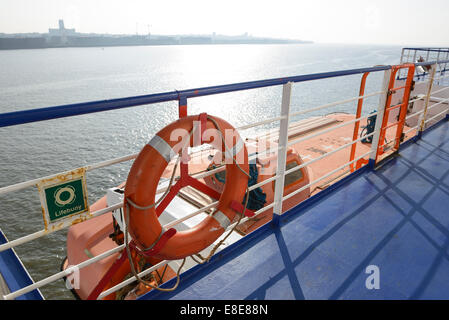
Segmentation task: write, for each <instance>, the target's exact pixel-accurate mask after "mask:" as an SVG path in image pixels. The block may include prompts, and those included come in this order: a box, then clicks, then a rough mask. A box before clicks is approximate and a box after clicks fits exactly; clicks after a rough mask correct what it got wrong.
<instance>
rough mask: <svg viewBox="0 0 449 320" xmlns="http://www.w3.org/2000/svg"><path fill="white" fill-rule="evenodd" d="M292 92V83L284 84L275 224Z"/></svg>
mask: <svg viewBox="0 0 449 320" xmlns="http://www.w3.org/2000/svg"><path fill="white" fill-rule="evenodd" d="M291 92H292V83H291V82H288V83H286V84H284V86H283V91H282V105H281V116H282V119H281V123H280V129H279V145H278V158H277V168H276V175H277V179H276V182H275V187H274V209H273V222H274V224H275V225H278V223H279V217H280V215H281V214H282V198H283V197H284V180H285V177H284V173H285V162H286V160H287V143H288V125H289V120H290V119H289V118H290V100H291Z"/></svg>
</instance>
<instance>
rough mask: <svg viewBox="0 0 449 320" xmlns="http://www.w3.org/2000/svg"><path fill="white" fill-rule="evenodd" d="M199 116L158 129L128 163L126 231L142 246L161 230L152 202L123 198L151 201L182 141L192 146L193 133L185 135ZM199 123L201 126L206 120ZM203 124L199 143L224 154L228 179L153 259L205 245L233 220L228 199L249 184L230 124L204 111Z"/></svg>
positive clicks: (240, 143) (241, 148) (238, 197)
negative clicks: (207, 210)
mask: <svg viewBox="0 0 449 320" xmlns="http://www.w3.org/2000/svg"><path fill="white" fill-rule="evenodd" d="M198 119H199V117H198V116H188V117H185V118H181V119H179V120H177V121H175V122H173V123H171V124H169V125H168V126H166V127H165V128H163V129H162V130H160V131H159V132H158V133H157V134H156V135H155V136H154V137H153V138H152V139H151V140H150V142H149V143H148V144H147V145H145V147H144V148H143V149H142V150H141V152H140V153H139V155H138V156H137V158H136V160H135V161H134V164H133V165H132V167H131V170H130V172H129V175H128V179H127V181H126V186H125V200H124V201H125V206H124V208H125V210H127V211H128V212H127V213H126V214H128V215H129V233H130V234H131V236H132V238H133V241H134V242H135V243H136V245H137V247H138V248H139V249H140V250H142V251H146V250H148V249H150V248H152V246H154V244H155V243H156V242H157V241H158V239H159V238H161V235H162V234H163V233H164V232H165V230H163V228H162V226H161V224H160V223H159V220H158V216H157V214H156V210H155V207H151V208H148V209H145V210H142V209H138V208H136V207H135V206H132V205H129V203H127V199H129V200H131V201H132V202H133V203H135V204H138V205H139V206H140V207H145V206H150V205H151V204H154V203H155V200H156V199H155V198H156V190H157V186H158V182H159V179H160V177H161V176H162V173H163V172H164V170H165V169H166V167H167V165H168V163H169V162H170V160H171V159H173V158H174V157H175V155H176V154H179V153H180V151H181V149H182V147H183V146H184V145H185V144H186V143H187V144H190V146H193V145H194V144H193V142H194V141H193V136H194V135H190V138H189V133H190V132H192V130H193V128H194V125H195V122H196V121H198ZM211 119H213V121H211ZM201 122H202V123H203V125H204V122H205V121H201ZM214 122H215V123H216V124H218V126H219V129H220V130H221V132H222V133H223V135H224V138H225V143H226V147H225V145H224V144H223V141H222V138H221V135H220V132H219V131H218V130H217V128H216V127H215V123H214ZM206 126H207V128H206V130H205V131H204V128H202V132H203V131H204V135H203V137H202V139H201V143H208V144H211V145H212V146H213V147H214V148H216V149H218V150H220V151H222V152H223V153H224V154H225V155H226V156H225V160H226V161H225V163H226V181H228V182H229V183H226V184H225V186H224V189H223V192H222V194H221V196H220V199H219V204H218V205H217V207H216V211H215V212H214V213H213V214H212V215H209V216H207V217H206V218H205V219H204V220H203V221H202V222H201V223H199V224H198V225H197V226H195V227H194V228H191V229H189V230H185V231H180V232H177V233H176V234H175V235H173V236H172V237H171V238H169V239H168V240H167V242H166V243H165V245H164V247H163V248H161V249H160V250H159V251H158V252H157V253H156V254H154V257H155V258H159V259H164V260H174V259H182V258H185V257H187V256H190V255H192V254H195V253H198V252H200V251H201V250H203V249H205V248H206V247H208V246H209V245H211V244H212V243H213V242H214V241H215V240H216V239H217V238H218V237H219V236H220V235H221V234H222V233H223V232H224V231H225V229H226V228H227V227H228V226H229V225H230V224H231V222H232V221H233V219H234V217H235V214H236V212H235V211H234V210H233V209H232V208H231V203H232V202H233V201H239V202H242V201H243V197H244V195H245V192H246V188H247V185H248V176H247V175H246V174H245V173H247V172H248V171H249V168H248V152H247V150H246V146H245V144H244V142H243V141H242V139H241V138H240V136H239V134H238V133H237V131H236V130H235V128H234V127H232V126H231V125H230V124H229V123H228V122H226V121H224V120H222V119H220V118H217V117H212V116H208V120H207V122H206ZM209 130H210V131H209ZM186 138H187V139H190V141H189V140H186ZM232 157H233V158H234V159H236V160H237V162H238V165H239V167H240V168H239V167H238V166H237V165H236V164H235V163H234V161H233V160H232ZM242 170H243V171H244V172H242Z"/></svg>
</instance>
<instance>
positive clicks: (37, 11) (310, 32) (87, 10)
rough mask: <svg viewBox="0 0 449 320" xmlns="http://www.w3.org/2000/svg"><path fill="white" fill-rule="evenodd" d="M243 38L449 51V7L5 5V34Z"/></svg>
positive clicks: (342, 2)
mask: <svg viewBox="0 0 449 320" xmlns="http://www.w3.org/2000/svg"><path fill="white" fill-rule="evenodd" d="M60 18H63V19H64V21H65V24H66V27H68V28H75V29H76V30H77V31H79V32H96V33H127V34H130V33H132V34H135V33H136V31H137V32H138V33H139V34H147V33H148V29H149V28H150V31H151V33H153V34H189V33H195V34H209V33H212V32H216V33H220V34H232V35H235V34H242V33H245V32H248V33H249V34H251V35H254V36H269V37H283V38H292V39H302V40H312V41H316V42H340V43H378V44H397V45H422V46H449V0H426V1H423V0H372V1H366V0H306V1H303V0H269V1H268V0H226V1H215V0H208V1H206V0H158V1H153V0H126V1H123V0H0V32H4V33H19V32H33V31H36V32H47V31H48V28H49V27H52V28H55V27H57V23H58V19H60Z"/></svg>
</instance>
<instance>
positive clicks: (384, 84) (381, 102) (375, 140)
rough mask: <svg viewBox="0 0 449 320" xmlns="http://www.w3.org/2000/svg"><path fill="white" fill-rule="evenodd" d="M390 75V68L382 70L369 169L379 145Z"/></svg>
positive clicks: (371, 166) (374, 162) (372, 164)
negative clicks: (382, 77)
mask: <svg viewBox="0 0 449 320" xmlns="http://www.w3.org/2000/svg"><path fill="white" fill-rule="evenodd" d="M390 77H391V69H389V70H385V71H384V79H383V81H382V91H384V94H382V95H381V96H380V98H379V106H378V107H377V118H376V119H377V120H376V126H375V129H374V132H375V133H374V135H373V142H372V143H371V154H370V158H369V164H368V165H369V166H370V168H371V169H374V166H375V165H376V159H377V152H378V147H379V139H380V131H381V128H382V122H383V118H384V114H385V108H386V107H387V99H388V95H389V94H390V93H389V85H390Z"/></svg>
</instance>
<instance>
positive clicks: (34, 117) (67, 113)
mask: <svg viewBox="0 0 449 320" xmlns="http://www.w3.org/2000/svg"><path fill="white" fill-rule="evenodd" d="M405 49H409V48H405ZM432 50H434V49H432ZM442 52H446V51H442ZM448 62H449V60H445V61H438V62H436V61H433V62H421V63H415V66H435V65H436V64H437V63H438V64H441V63H448ZM391 69H392V66H389V65H387V66H377V67H370V68H359V69H350V70H343V71H334V72H325V73H316V74H309V75H300V76H293V77H285V78H275V79H268V80H259V81H250V82H242V83H236V84H228V85H221V86H212V87H203V88H198V89H189V90H182V91H173V92H166V93H158V94H150V95H143V96H137V97H128V98H121V99H112V100H103V101H96V102H87V103H78V104H71V105H65V106H56V107H50V108H41V109H33V110H24V111H16V112H9V113H3V114H0V127H8V126H14V125H21V124H26V123H33V122H38V121H44V120H51V119H58V118H65V117H71V116H80V115H85V114H90V113H96V112H104V111H110V110H117V109H122V108H128V107H135V106H141V105H149V104H155V103H163V102H169V101H181V100H182V99H184V100H185V99H188V98H196V97H201V96H207V95H214V94H221V93H227V92H236V91H242V90H249V89H257V88H264V87H270V86H279V85H282V86H284V92H283V94H284V96H283V106H282V109H283V111H282V112H281V115H280V116H277V117H273V118H269V119H265V120H261V121H258V122H255V123H250V124H246V125H243V126H240V127H237V129H238V130H246V129H250V128H254V127H257V126H263V125H266V124H270V123H274V122H277V121H279V122H280V124H279V128H280V131H279V132H280V133H279V136H278V138H279V144H278V145H277V146H276V147H275V148H271V149H270V148H267V149H266V150H263V151H261V152H259V153H258V154H256V155H253V156H250V158H251V159H250V160H254V159H257V157H258V156H260V155H261V154H263V153H267V152H277V154H278V165H277V171H276V172H275V173H274V174H273V176H272V177H270V178H267V179H265V180H263V181H261V182H258V183H256V184H254V185H253V186H251V187H249V188H248V190H249V191H252V190H255V189H257V188H259V187H262V186H264V185H266V184H268V183H273V182H275V199H274V201H273V202H272V203H270V204H268V205H266V206H265V207H263V208H261V209H259V210H257V211H256V212H255V216H259V215H261V214H262V213H264V212H266V211H268V210H273V214H274V215H280V214H282V209H280V208H282V204H283V202H284V201H285V200H288V199H290V198H292V197H294V196H295V195H297V194H299V193H300V192H302V191H304V190H306V189H307V188H309V187H311V186H313V185H315V184H317V183H318V182H320V181H322V180H324V179H326V178H328V177H330V176H332V175H334V174H336V173H337V172H339V171H341V170H344V169H345V168H347V167H348V166H350V165H353V164H355V163H357V162H358V161H359V160H362V159H364V158H366V157H368V158H370V159H371V158H373V157H375V154H376V152H377V146H376V145H375V144H376V139H373V141H374V142H373V145H372V147H371V149H370V151H369V152H365V153H364V154H362V155H359V156H358V157H356V158H355V159H353V160H351V161H349V162H346V163H344V164H342V165H339V166H338V167H337V168H335V169H333V170H331V171H329V172H327V173H326V174H324V175H323V176H320V177H319V178H316V179H315V180H314V181H310V182H308V184H307V185H305V186H302V187H301V188H299V189H297V190H295V191H293V192H291V193H289V194H287V195H284V194H283V191H279V190H281V189H280V187H279V186H283V181H284V180H283V179H284V177H285V176H286V175H287V174H290V173H292V172H294V171H297V170H300V169H302V168H304V167H307V166H310V165H312V164H313V163H316V162H317V161H320V160H322V159H324V158H326V157H329V156H331V155H334V154H335V153H337V152H340V151H342V150H344V149H346V148H348V147H350V146H352V145H354V144H357V143H359V142H360V141H362V140H363V139H366V138H368V137H375V136H377V137H378V136H379V134H380V132H381V130H382V129H386V128H381V127H377V128H376V129H375V130H374V131H373V132H371V133H368V134H365V135H363V136H360V137H359V138H357V139H355V140H353V141H351V142H349V143H346V144H343V145H341V146H339V147H338V148H336V149H334V150H332V151H329V152H326V153H324V154H322V155H321V156H318V157H316V158H313V159H311V160H309V161H307V162H303V163H302V164H299V165H297V166H295V167H293V168H290V169H288V170H286V168H285V162H284V163H283V164H282V163H281V162H279V161H280V160H279V159H281V158H282V157H281V153H283V152H286V150H287V148H288V147H289V146H292V145H293V144H297V143H300V142H304V141H306V140H308V139H312V138H314V137H317V136H319V135H323V134H326V133H329V132H331V131H333V130H337V129H339V128H342V127H344V126H347V125H351V124H355V123H356V122H360V121H362V120H365V119H367V118H368V117H369V116H372V115H377V116H378V117H382V116H383V111H384V110H383V109H382V108H383V106H382V103H383V101H384V100H385V96H387V95H388V94H390V93H389V91H388V90H387V87H384V88H382V90H381V91H376V92H373V93H370V94H365V95H361V96H357V97H353V98H349V99H345V100H340V101H336V102H332V103H328V104H325V105H321V106H317V107H312V108H309V109H306V110H300V111H296V112H291V111H290V97H288V99H284V98H286V97H285V95H286V94H288V95H290V94H291V85H292V84H294V83H299V82H305V81H313V80H320V79H327V78H333V77H343V76H350V75H356V74H363V73H366V72H380V71H384V72H385V74H386V72H389V71H390V70H391ZM440 78H441V77H440ZM436 80H438V79H437V78H435V79H433V78H432V79H431V80H427V82H429V85H430V84H431V83H432V82H433V81H436ZM384 81H385V80H384ZM384 85H385V84H384ZM446 89H449V88H442V89H439V90H436V91H429V92H430V93H428V94H426V95H421V96H419V97H418V98H415V99H413V100H410V101H407V103H405V102H404V105H408V103H410V102H415V101H419V100H425V101H427V102H428V100H429V99H430V98H431V97H432V95H435V94H436V93H440V92H443V91H444V90H446ZM374 96H379V99H380V102H379V109H378V111H377V112H375V113H374V114H369V115H366V116H361V117H358V118H355V119H353V120H349V121H346V122H344V123H342V124H338V125H332V126H331V127H329V128H326V129H323V130H319V131H315V132H313V133H308V134H305V136H303V137H299V138H296V139H292V140H290V141H289V140H288V139H287V138H286V134H287V133H288V130H289V121H290V120H289V119H290V118H291V117H293V116H298V115H303V114H306V113H310V112H314V111H318V110H322V109H327V108H331V107H334V106H337V105H341V104H346V103H350V102H355V101H359V100H360V99H364V98H368V97H374ZM448 100H449V98H448V99H443V100H441V101H439V102H437V103H435V104H433V105H431V106H426V110H421V111H418V112H416V113H413V114H409V115H407V117H406V118H405V119H410V118H412V117H416V116H419V115H422V117H423V120H422V121H423V122H424V123H427V122H429V121H431V120H433V119H436V118H438V117H439V116H442V115H443V114H444V113H446V114H447V112H448V110H447V109H445V110H444V111H442V112H439V113H438V114H437V115H435V116H432V117H431V118H429V119H425V115H426V112H425V111H428V110H430V109H432V108H434V107H435V106H438V105H442V104H443V103H445V102H446V101H448ZM399 107H401V105H400V106H399ZM419 127H420V125H419V124H418V125H417V126H415V127H413V128H410V129H409V130H408V131H406V132H404V133H409V132H411V131H412V130H416V131H418V130H417V129H419ZM377 143H378V138H377ZM137 155H138V154H131V155H127V156H123V157H119V158H115V159H111V160H106V161H102V162H99V163H96V164H92V165H88V166H85V167H84V169H85V170H86V171H90V170H95V169H99V168H104V167H107V166H111V165H114V164H118V163H122V162H125V161H130V160H134V159H135V158H136V157H137ZM223 170H225V166H221V167H217V168H215V169H213V170H208V171H205V172H200V173H196V174H192V177H195V178H197V179H200V178H205V177H207V176H210V175H212V174H215V173H217V172H220V171H223ZM46 178H49V177H42V178H38V179H32V180H29V181H25V182H21V183H17V184H14V185H10V186H5V187H1V188H0V195H2V194H6V193H9V192H14V191H19V190H22V189H25V188H28V187H33V186H36V184H37V183H39V182H40V181H42V180H44V179H46ZM165 188H166V187H165ZM163 190H164V189H163V188H162V187H161V188H160V189H158V192H159V193H160V192H163ZM282 190H283V189H282ZM217 205H218V201H214V202H212V203H210V204H208V205H206V206H203V207H202V208H199V209H198V210H196V211H194V212H192V213H190V214H188V215H186V216H185V217H182V218H180V219H177V220H175V221H172V222H170V223H168V224H166V225H164V226H163V227H164V228H166V229H169V228H172V227H175V226H176V225H178V224H180V223H182V222H184V221H186V220H188V219H190V218H193V217H195V216H197V215H199V214H201V213H204V212H206V211H208V210H209V209H213V208H215V207H216V206H217ZM122 207H123V203H117V204H115V205H112V206H108V207H107V208H104V209H101V210H97V211H95V212H92V213H91V216H90V217H89V219H90V218H93V217H98V216H100V215H102V214H105V213H108V212H111V211H113V210H117V209H120V208H122ZM249 219H250V218H249V217H244V218H242V220H241V221H240V223H244V222H246V221H248V220H249ZM234 226H235V223H234V224H231V225H230V226H229V227H228V228H227V231H230V230H233V227H234ZM67 227H68V226H61V228H59V229H58V228H54V229H52V230H42V231H39V232H36V233H33V234H30V235H27V236H24V237H21V238H19V239H15V240H11V241H9V242H7V243H5V244H2V245H0V252H1V251H4V250H7V249H11V248H14V247H15V246H17V245H20V244H23V243H27V242H29V241H32V240H35V239H38V238H40V237H42V236H45V235H48V234H50V233H52V232H56V231H59V230H62V229H64V228H67ZM123 249H124V245H122V246H117V247H116V248H114V249H112V250H109V251H106V252H103V253H101V254H100V255H98V256H95V257H93V258H89V259H87V260H85V261H84V262H82V263H79V264H78V265H75V266H71V267H70V268H69V269H66V270H64V271H61V272H59V273H56V274H54V275H52V276H50V277H47V278H45V279H42V280H39V281H37V282H35V283H33V284H32V285H30V286H27V287H24V288H22V289H20V290H17V291H15V292H11V293H9V294H7V295H5V296H3V298H4V299H7V300H8V299H15V298H17V297H19V296H21V295H23V294H26V293H27V292H30V291H33V290H35V289H37V288H40V287H42V286H45V285H47V284H49V283H51V282H54V281H56V280H58V279H62V278H64V277H67V276H68V275H70V274H72V273H73V272H74V271H73V270H74V268H78V269H81V268H85V267H86V266H89V265H91V264H92V263H95V262H97V261H100V260H102V259H104V258H106V257H109V256H111V255H113V254H117V253H118V252H120V251H121V250H123ZM168 263H169V261H167V260H165V261H162V262H160V263H158V264H156V265H154V266H152V267H150V268H148V269H146V270H143V271H142V272H140V274H139V275H140V276H141V277H142V276H144V275H147V274H149V273H151V272H153V271H155V270H157V269H158V268H160V267H163V266H165V265H166V264H168ZM135 281H137V280H136V279H135V278H130V279H127V280H124V281H122V282H121V283H119V284H117V285H115V286H114V287H112V288H110V289H108V290H105V291H104V292H102V293H101V294H100V295H99V297H98V299H101V298H104V297H106V296H108V295H110V294H111V293H114V292H116V291H117V290H119V289H121V288H123V287H125V286H127V285H129V284H131V283H133V282H135Z"/></svg>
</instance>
